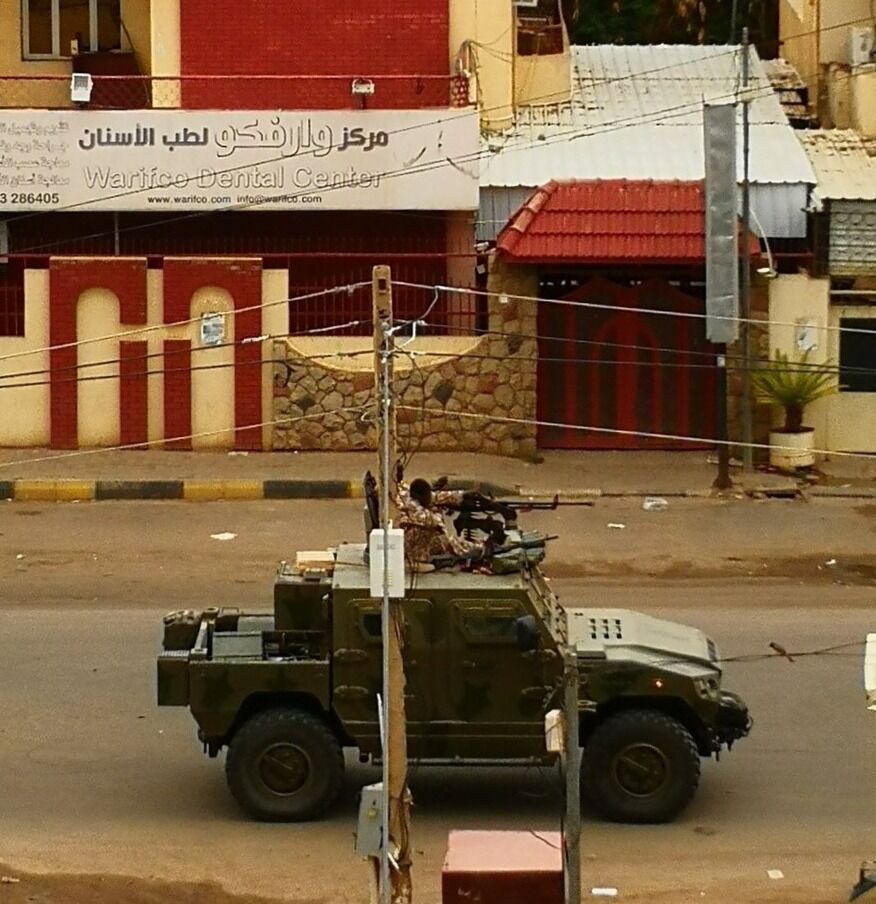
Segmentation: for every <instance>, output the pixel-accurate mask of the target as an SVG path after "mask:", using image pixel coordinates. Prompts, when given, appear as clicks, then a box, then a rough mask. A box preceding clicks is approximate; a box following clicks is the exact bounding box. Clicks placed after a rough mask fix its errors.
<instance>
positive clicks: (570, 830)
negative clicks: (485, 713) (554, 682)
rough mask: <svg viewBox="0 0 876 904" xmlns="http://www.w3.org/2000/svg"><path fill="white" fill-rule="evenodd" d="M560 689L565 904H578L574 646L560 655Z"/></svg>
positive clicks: (578, 792)
mask: <svg viewBox="0 0 876 904" xmlns="http://www.w3.org/2000/svg"><path fill="white" fill-rule="evenodd" d="M563 687H564V699H563V709H564V710H565V712H564V716H565V720H564V721H565V725H566V738H565V748H566V819H565V823H564V826H563V862H564V869H563V875H564V876H565V880H566V904H581V746H580V741H579V734H578V721H579V720H578V654H577V652H576V650H575V648H574V647H573V646H571V645H570V646H567V647H566V649H565V650H564V651H563Z"/></svg>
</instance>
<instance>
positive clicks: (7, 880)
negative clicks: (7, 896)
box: [0, 876, 21, 885]
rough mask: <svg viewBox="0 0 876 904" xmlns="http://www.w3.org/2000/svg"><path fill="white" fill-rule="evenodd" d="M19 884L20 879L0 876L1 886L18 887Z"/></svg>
mask: <svg viewBox="0 0 876 904" xmlns="http://www.w3.org/2000/svg"><path fill="white" fill-rule="evenodd" d="M19 882H21V879H16V878H15V876H0V883H2V884H3V885H18V883H19Z"/></svg>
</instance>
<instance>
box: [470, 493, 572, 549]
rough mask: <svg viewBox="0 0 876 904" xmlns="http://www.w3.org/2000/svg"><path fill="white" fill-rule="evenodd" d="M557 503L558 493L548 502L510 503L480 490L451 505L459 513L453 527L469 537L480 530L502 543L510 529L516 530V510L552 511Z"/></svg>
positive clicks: (497, 542)
mask: <svg viewBox="0 0 876 904" xmlns="http://www.w3.org/2000/svg"><path fill="white" fill-rule="evenodd" d="M559 505H560V497H559V496H554V498H553V499H552V500H551V501H550V502H530V501H527V502H509V501H506V500H497V499H493V498H491V497H490V496H486V495H484V494H483V493H465V494H463V497H462V502H461V503H460V504H459V505H458V506H455V507H454V510H455V511H456V512H457V513H458V514H457V516H456V518H455V519H454V521H453V526H454V527H455V528H456V532H457V533H458V534H460V535H461V536H465V537H466V538H467V539H472V536H473V534H474V532H476V531H480V532H481V533H483V534H486V535H487V536H488V537H492V538H493V542H494V543H496V544H499V545H502V544H504V543H505V542H506V540H507V536H508V535H507V532H508V531H509V530H510V531H517V513H518V512H538V511H541V512H552V511H554V510H556V509H557V508H559Z"/></svg>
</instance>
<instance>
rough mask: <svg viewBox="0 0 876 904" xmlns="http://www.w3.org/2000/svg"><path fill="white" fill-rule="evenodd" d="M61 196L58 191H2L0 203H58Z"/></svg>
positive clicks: (0, 192)
mask: <svg viewBox="0 0 876 904" xmlns="http://www.w3.org/2000/svg"><path fill="white" fill-rule="evenodd" d="M60 200H61V196H60V195H59V194H58V193H57V192H43V193H37V192H17V191H14V192H10V193H7V192H3V191H0V204H57V203H58V202H59V201H60Z"/></svg>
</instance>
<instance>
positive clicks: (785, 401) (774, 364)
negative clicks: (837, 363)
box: [751, 351, 839, 471]
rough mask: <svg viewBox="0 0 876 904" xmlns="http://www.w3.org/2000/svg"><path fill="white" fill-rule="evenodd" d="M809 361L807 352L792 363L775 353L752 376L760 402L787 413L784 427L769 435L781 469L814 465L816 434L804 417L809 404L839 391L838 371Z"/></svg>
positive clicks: (772, 461) (773, 456) (773, 458)
mask: <svg viewBox="0 0 876 904" xmlns="http://www.w3.org/2000/svg"><path fill="white" fill-rule="evenodd" d="M808 358H809V353H808V352H807V353H806V354H805V355H803V357H802V358H800V359H799V360H798V361H791V360H789V358H788V355H786V354H783V353H782V352H780V351H776V353H775V357H774V358H773V360H772V361H770V362H769V363H768V364H767V365H766V366H765V367H763V368H761V369H760V370H755V371H754V372H753V373H752V375H751V382H752V384H753V385H754V389H755V392H756V393H757V397H758V401H761V402H768V403H769V404H771V405H775V406H776V407H779V408H781V409H782V410H783V411H784V424H783V425H782V426H781V427H780V428H779V429H777V430H773V431H772V432H771V433H770V464H771V465H773V466H774V467H776V468H781V469H782V470H787V471H793V470H795V469H797V468H811V467H812V466H813V465H814V464H815V454H814V452H813V451H812V450H813V449H814V448H815V431H814V428H812V427H807V426H806V425H805V424H804V423H803V415H804V412H805V410H806V407H807V406H808V405H811V404H812V403H813V402H816V401H818V399H823V398H824V397H825V396H829V395H832V394H833V393H835V392H837V391H838V390H839V385H838V383H837V376H836V368H835V367H832V366H830V365H829V364H810V363H809V361H808Z"/></svg>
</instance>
